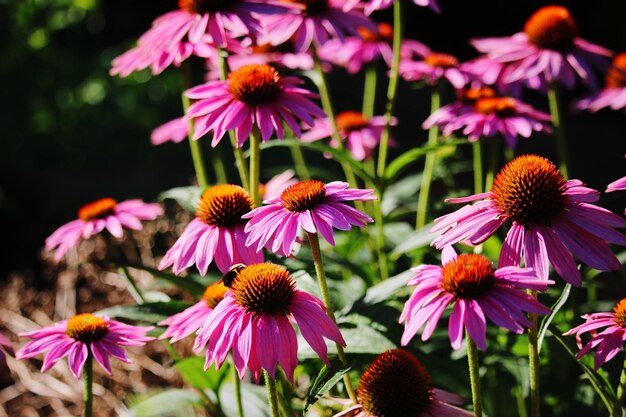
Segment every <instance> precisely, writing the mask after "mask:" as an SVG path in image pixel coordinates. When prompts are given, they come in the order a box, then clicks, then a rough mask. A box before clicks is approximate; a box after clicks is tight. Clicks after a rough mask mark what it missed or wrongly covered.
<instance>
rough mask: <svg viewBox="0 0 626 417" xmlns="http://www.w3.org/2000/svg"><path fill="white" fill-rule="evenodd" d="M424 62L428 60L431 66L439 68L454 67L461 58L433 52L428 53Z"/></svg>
mask: <svg viewBox="0 0 626 417" xmlns="http://www.w3.org/2000/svg"><path fill="white" fill-rule="evenodd" d="M424 62H426V63H427V64H428V65H430V66H431V67H437V68H452V67H455V66H457V65H458V64H459V60H458V59H456V58H455V57H453V56H452V55H448V54H441V53H438V52H433V53H432V54H430V55H426V57H424Z"/></svg>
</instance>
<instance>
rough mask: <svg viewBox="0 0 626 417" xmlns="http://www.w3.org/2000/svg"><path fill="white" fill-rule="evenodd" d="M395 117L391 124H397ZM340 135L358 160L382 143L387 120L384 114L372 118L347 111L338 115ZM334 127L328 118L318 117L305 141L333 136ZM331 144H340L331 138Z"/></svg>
mask: <svg viewBox="0 0 626 417" xmlns="http://www.w3.org/2000/svg"><path fill="white" fill-rule="evenodd" d="M396 122H397V121H396V120H395V118H394V119H393V120H392V122H391V124H392V125H395V124H396ZM336 123H337V129H338V130H339V136H341V139H342V140H344V141H345V142H346V148H347V149H348V152H350V153H351V154H352V157H353V158H354V159H356V160H357V161H362V160H364V159H367V158H370V157H371V156H372V154H373V153H374V149H376V147H377V146H378V144H379V143H380V137H381V136H382V133H383V130H384V129H385V125H386V121H385V118H384V117H383V116H375V117H372V118H371V119H368V118H367V117H365V115H364V114H363V113H361V112H357V111H345V112H343V113H339V114H338V115H337V117H336ZM332 133H333V128H332V126H331V125H330V121H329V120H328V118H325V119H317V120H315V124H314V125H313V127H312V128H311V129H310V130H309V131H307V132H304V134H303V135H302V138H301V139H302V141H303V142H313V141H316V140H321V139H326V138H329V137H331V136H332ZM330 146H332V147H334V148H337V147H339V144H338V143H337V141H335V140H334V139H331V141H330Z"/></svg>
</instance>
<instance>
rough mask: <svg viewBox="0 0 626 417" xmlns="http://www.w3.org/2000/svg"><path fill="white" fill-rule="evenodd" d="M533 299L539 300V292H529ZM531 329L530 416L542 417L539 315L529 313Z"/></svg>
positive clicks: (529, 333) (529, 358) (529, 343)
mask: <svg viewBox="0 0 626 417" xmlns="http://www.w3.org/2000/svg"><path fill="white" fill-rule="evenodd" d="M528 292H529V294H530V295H531V297H533V298H534V299H535V300H536V299H537V291H532V290H529V291H528ZM528 318H529V320H530V328H529V329H528V363H529V368H530V369H529V372H530V415H531V417H539V416H540V415H541V397H540V391H539V387H540V384H539V367H540V364H539V346H538V338H537V336H538V334H537V333H538V331H539V328H538V323H539V321H538V317H537V314H533V313H529V314H528Z"/></svg>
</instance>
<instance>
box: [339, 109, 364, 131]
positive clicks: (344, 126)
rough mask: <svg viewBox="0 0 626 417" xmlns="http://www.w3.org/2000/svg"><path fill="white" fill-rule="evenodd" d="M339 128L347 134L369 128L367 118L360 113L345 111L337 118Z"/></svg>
mask: <svg viewBox="0 0 626 417" xmlns="http://www.w3.org/2000/svg"><path fill="white" fill-rule="evenodd" d="M336 121H337V128H339V130H343V131H346V132H352V131H354V130H360V129H363V128H364V127H367V125H368V123H367V118H366V117H365V115H364V114H363V113H361V112H358V111H344V112H343V113H339V114H338V115H337V118H336Z"/></svg>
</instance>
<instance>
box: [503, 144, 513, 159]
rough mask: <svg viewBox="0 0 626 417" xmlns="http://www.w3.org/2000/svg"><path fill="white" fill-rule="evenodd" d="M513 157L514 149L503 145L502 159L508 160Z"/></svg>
mask: <svg viewBox="0 0 626 417" xmlns="http://www.w3.org/2000/svg"><path fill="white" fill-rule="evenodd" d="M513 158H515V149H513V148H509V147H508V146H505V147H504V159H505V160H506V161H507V162H509V161H510V160H512V159H513Z"/></svg>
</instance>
